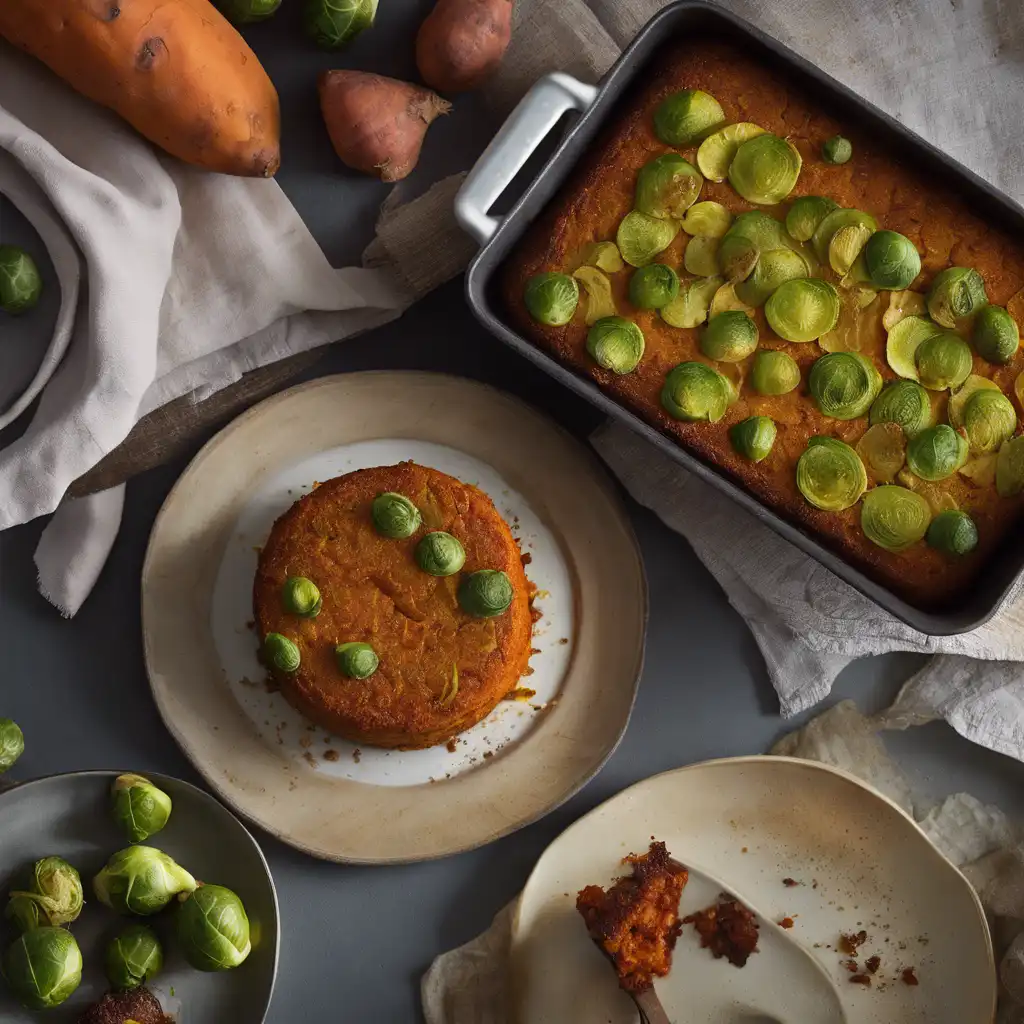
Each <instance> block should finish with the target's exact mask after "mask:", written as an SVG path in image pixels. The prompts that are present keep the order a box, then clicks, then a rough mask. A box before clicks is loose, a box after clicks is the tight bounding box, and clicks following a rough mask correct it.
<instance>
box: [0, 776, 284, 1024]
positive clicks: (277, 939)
mask: <svg viewBox="0 0 1024 1024" xmlns="http://www.w3.org/2000/svg"><path fill="white" fill-rule="evenodd" d="M123 774H124V772H123V771H119V770H118V769H115V768H84V769H81V770H79V771H70V772H54V773H53V774H51V775H37V776H35V777H34V778H31V779H21V780H19V781H17V782H12V783H9V784H7V785H2V784H0V804H2V803H3V801H4V800H5V799H6V798H7V797H9V796H10V795H11V794H12V793H16V792H18V791H19V790H22V789H27V788H30V787H32V786H38V785H42V784H44V783H47V782H57V781H63V780H66V779H77V778H88V777H94V776H102V777H104V778H116V777H117V776H118V775H123ZM142 774H145V777H146V778H147V779H150V780H151V781H156V782H173V783H174V784H175V785H176V786H181V787H183V788H184V789H187V790H189V791H190V793H191V794H192V796H198V797H199V798H200V799H201V800H203V801H205V802H207V803H212V804H215V805H216V806H217V808H218V809H219V810H220V811H221V812H223V813H224V814H226V815H228V817H229V818H231V820H232V821H233V822H234V823H235V825H237V826H238V828H240V829H241V830H242V834H243V835H244V836H245V837H246V838H247V839H248V840H249V843H250V845H251V846H252V848H253V849H254V850H255V851H256V856H257V858H258V860H259V863H260V864H261V866H262V867H263V874H264V876H265V877H266V880H267V883H268V885H269V886H270V897H271V903H272V904H273V907H274V956H273V969H272V970H271V973H270V987H269V989H268V990H267V1000H266V1005H265V1006H264V1007H263V1013H262V1016H261V1017H260V1019H259V1022H258V1024H264V1022H265V1021H266V1019H267V1015H268V1014H269V1013H270V1007H271V1006H272V1005H273V1002H274V992H275V991H276V990H277V975H278V972H279V971H280V969H281V901H280V899H279V898H278V895H277V884H276V883H275V881H274V873H273V872H272V871H271V870H270V864H269V863H268V862H267V857H266V854H265V853H264V852H263V847H261V846H260V844H259V841H258V840H257V839H256V837H255V836H254V835H253V834H252V832H250V831H249V829H248V828H247V827H246V824H245V822H244V821H242V820H241V819H240V818H239V817H238V815H237V814H235V813H234V811H233V810H232V809H231V808H230V807H228V806H225V805H224V803H223V802H222V801H221V800H219V799H218V798H217V797H216V796H214V795H213V794H212V793H208V792H207V791H206V790H205V789H201V788H200V787H199V786H197V785H196V784H195V783H194V782H189V781H188V780H187V779H182V778H179V777H178V776H177V775H169V774H167V772H151V771H146V772H144V773H142Z"/></svg>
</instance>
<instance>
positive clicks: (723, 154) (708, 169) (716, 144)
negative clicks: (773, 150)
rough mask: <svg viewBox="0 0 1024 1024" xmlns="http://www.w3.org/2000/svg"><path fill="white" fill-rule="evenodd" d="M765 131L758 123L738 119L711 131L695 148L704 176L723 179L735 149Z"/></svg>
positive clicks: (715, 179)
mask: <svg viewBox="0 0 1024 1024" xmlns="http://www.w3.org/2000/svg"><path fill="white" fill-rule="evenodd" d="M764 133H765V131H764V129H763V128H762V127H761V126H760V125H756V124H752V123H751V122H750V121H740V122H738V123H737V124H728V125H726V126H725V127H724V128H719V129H718V131H717V132H712V133H711V134H710V135H709V136H708V137H707V138H706V139H705V140H704V141H703V142H702V143H701V144H700V146H699V148H698V149H697V166H698V167H699V168H700V169H701V173H702V174H703V175H704V177H705V178H710V179H711V180H712V181H725V178H726V175H728V173H729V165H730V164H731V163H732V160H733V157H734V156H735V155H736V150H738V149H739V148H740V146H741V145H742V144H743V143H744V142H746V141H747V139H752V138H754V137H755V136H757V135H764Z"/></svg>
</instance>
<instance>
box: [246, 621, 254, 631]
mask: <svg viewBox="0 0 1024 1024" xmlns="http://www.w3.org/2000/svg"><path fill="white" fill-rule="evenodd" d="M245 628H246V629H255V628H256V620H255V619H249V621H248V622H246V624H245Z"/></svg>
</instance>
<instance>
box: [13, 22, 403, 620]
mask: <svg viewBox="0 0 1024 1024" xmlns="http://www.w3.org/2000/svg"><path fill="white" fill-rule="evenodd" d="M0 189H2V190H3V191H4V192H5V194H8V195H9V196H10V198H12V200H14V201H16V202H17V203H18V206H19V208H20V209H21V210H22V211H23V212H24V213H25V214H26V216H27V217H28V219H29V220H30V221H31V222H33V223H36V224H45V225H46V227H47V228H48V233H49V235H50V236H51V238H52V236H54V235H55V234H56V235H61V233H62V234H63V237H61V238H60V243H59V244H58V245H55V244H51V238H46V236H44V241H47V245H48V248H49V250H50V252H51V255H52V257H53V260H54V264H55V269H56V271H57V274H58V277H59V279H60V284H61V289H62V292H63V293H64V294H65V295H71V296H74V295H75V293H76V291H77V292H78V302H77V311H76V315H75V317H74V324H73V326H71V325H70V324H69V323H67V322H64V323H62V324H61V326H60V328H59V329H60V330H65V331H67V330H69V329H70V344H69V345H68V348H67V352H66V354H65V357H64V359H63V361H62V362H61V363H60V366H59V368H57V369H56V372H55V373H54V374H53V376H52V378H51V379H50V381H49V383H48V384H47V385H46V387H45V389H44V390H43V395H42V398H41V400H40V404H39V408H38V411H37V412H36V414H35V416H34V418H33V420H32V423H31V424H30V426H29V428H28V430H27V431H26V432H25V434H24V435H23V436H22V437H21V438H20V439H19V440H17V441H15V442H14V443H12V444H11V445H9V446H8V447H7V448H5V449H4V450H3V451H0V529H5V528H6V527H8V526H12V525H15V524H17V523H23V522H26V521H28V520H29V519H33V518H35V517H36V516H40V515H44V514H46V513H48V512H52V511H53V510H54V509H56V508H57V506H58V505H59V504H60V502H61V499H62V497H63V495H64V492H65V491H66V489H67V487H68V486H69V485H70V484H71V482H72V481H73V480H75V479H76V478H77V477H78V476H80V475H81V474H82V473H83V472H85V471H86V470H88V469H90V468H91V467H92V466H93V465H95V464H96V463H97V462H98V461H99V460H100V459H101V458H102V457H103V456H104V455H106V454H107V453H108V452H109V451H111V450H112V449H113V448H114V447H116V446H117V445H118V444H119V443H120V442H121V441H122V440H123V439H124V438H125V437H126V436H127V434H128V432H129V430H130V429H131V428H132V426H133V425H134V424H135V422H136V421H137V420H138V419H139V418H140V417H141V416H143V415H145V413H147V412H148V411H150V410H152V409H154V408H157V407H158V406H161V405H163V404H164V403H166V402H168V401H170V400H171V399H172V398H177V397H178V396H181V395H185V394H189V393H191V394H193V395H194V396H195V397H196V399H197V400H198V399H200V398H202V397H204V396H205V395H206V394H209V393H211V392H212V391H215V390H218V389H220V388H223V387H225V386H226V385H228V384H230V383H232V382H234V381H236V380H238V379H239V377H241V375H242V374H243V373H245V372H246V371H247V370H250V369H252V368H254V367H257V366H262V365H265V364H267V363H271V362H274V361H276V360H278V359H281V358H283V357H284V356H287V355H292V354H294V353H296V352H301V351H303V350H306V349H309V348H313V347H315V346H317V345H322V344H325V343H326V342H328V341H333V340H335V339H337V338H341V337H344V336H346V335H350V334H353V333H355V332H356V331H361V330H365V329H367V328H370V327H375V326H377V325H379V324H382V323H384V322H386V321H387V320H390V319H393V318H394V317H396V316H397V315H398V314H399V313H400V312H401V311H402V310H403V309H404V308H405V307H406V306H407V305H408V304H409V302H410V301H411V299H412V297H411V296H409V295H407V294H405V293H404V292H403V291H402V290H401V289H400V288H399V287H397V286H396V285H395V284H394V283H393V280H392V278H391V277H389V276H388V275H387V274H385V273H383V272H379V271H372V270H365V269H363V268H358V267H352V268H347V269H344V270H335V269H333V268H332V267H331V266H330V264H329V263H328V262H327V260H326V258H325V257H324V255H323V253H322V252H321V250H320V248H319V246H318V245H317V244H316V242H315V241H314V240H313V237H312V235H310V233H309V231H308V230H307V229H306V227H305V225H304V224H303V223H302V221H301V219H300V218H299V216H298V214H297V213H296V211H295V209H294V208H293V207H292V205H291V203H289V202H288V200H287V199H286V198H285V196H284V193H283V192H282V191H281V189H280V186H279V185H278V184H277V183H276V182H274V181H259V180H251V179H243V178H232V177H227V176H224V175H216V174H208V173H204V172H202V171H199V170H197V169H195V168H192V167H189V166H186V165H185V164H182V163H179V162H178V161H176V160H173V159H171V158H167V157H164V156H163V155H161V154H159V153H158V152H157V151H156V150H155V149H154V148H153V147H152V146H150V145H149V143H147V142H146V141H145V140H143V139H142V138H141V137H140V136H138V135H136V134H135V132H134V131H132V129H131V128H129V127H128V126H127V125H126V124H125V123H123V122H122V121H121V120H120V119H118V118H117V117H115V116H114V115H113V114H111V113H109V112H107V111H105V110H103V109H101V108H100V107H97V106H96V105H94V104H93V103H90V102H89V101H88V100H85V99H83V98H82V97H80V96H78V95H77V94H75V93H74V92H73V91H72V90H71V89H70V88H68V87H67V86H66V85H64V83H62V82H61V81H60V80H59V79H58V78H56V77H55V76H54V75H52V74H51V73H50V72H49V71H48V70H47V69H46V68H45V67H44V66H43V65H42V64H40V63H38V62H36V61H34V60H32V59H31V58H29V57H26V56H24V55H22V54H20V53H18V52H16V51H15V50H14V49H13V48H12V47H10V46H9V45H7V44H6V43H4V42H3V41H2V40H0ZM119 509H120V498H119V497H116V496H110V495H107V496H105V497H101V496H93V497H91V498H85V499H80V500H79V501H76V502H73V503H71V502H69V503H68V504H67V505H66V506H65V507H64V509H62V511H61V512H60V513H59V514H58V515H57V516H56V517H55V518H54V520H53V521H52V522H51V524H50V525H49V526H48V527H47V537H46V539H45V540H44V542H43V543H42V544H41V545H40V548H39V551H38V552H37V566H38V568H39V572H40V582H41V586H42V589H43V591H44V593H45V594H46V596H47V597H49V598H50V599H51V600H52V601H53V602H54V603H55V604H57V605H58V607H59V608H61V610H62V611H64V613H65V614H74V612H75V611H76V610H77V608H78V605H79V604H80V603H81V600H83V599H84V597H85V595H86V594H88V592H89V590H90V589H91V585H92V582H93V581H94V580H95V577H96V575H97V574H98V572H99V569H100V568H101V567H102V565H103V562H104V561H105V559H106V555H107V553H108V551H109V546H110V543H112V541H113V538H114V536H115V535H116V532H117V531H116V521H115V522H114V523H113V528H111V525H112V524H111V520H112V519H116V518H119V515H120V512H119ZM90 523H95V524H102V528H100V529H92V530H84V531H83V527H84V526H85V525H86V524H90Z"/></svg>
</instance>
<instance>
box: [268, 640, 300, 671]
mask: <svg viewBox="0 0 1024 1024" xmlns="http://www.w3.org/2000/svg"><path fill="white" fill-rule="evenodd" d="M263 661H264V663H265V664H267V665H269V666H270V667H271V668H276V669H277V670H278V671H279V672H297V671H298V670H299V665H301V664H302V652H301V651H300V650H299V645H298V644H297V643H296V642H295V641H294V640H289V639H288V637H286V636H283V635H282V634H280V633H268V634H267V635H266V636H265V637H264V638H263Z"/></svg>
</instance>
